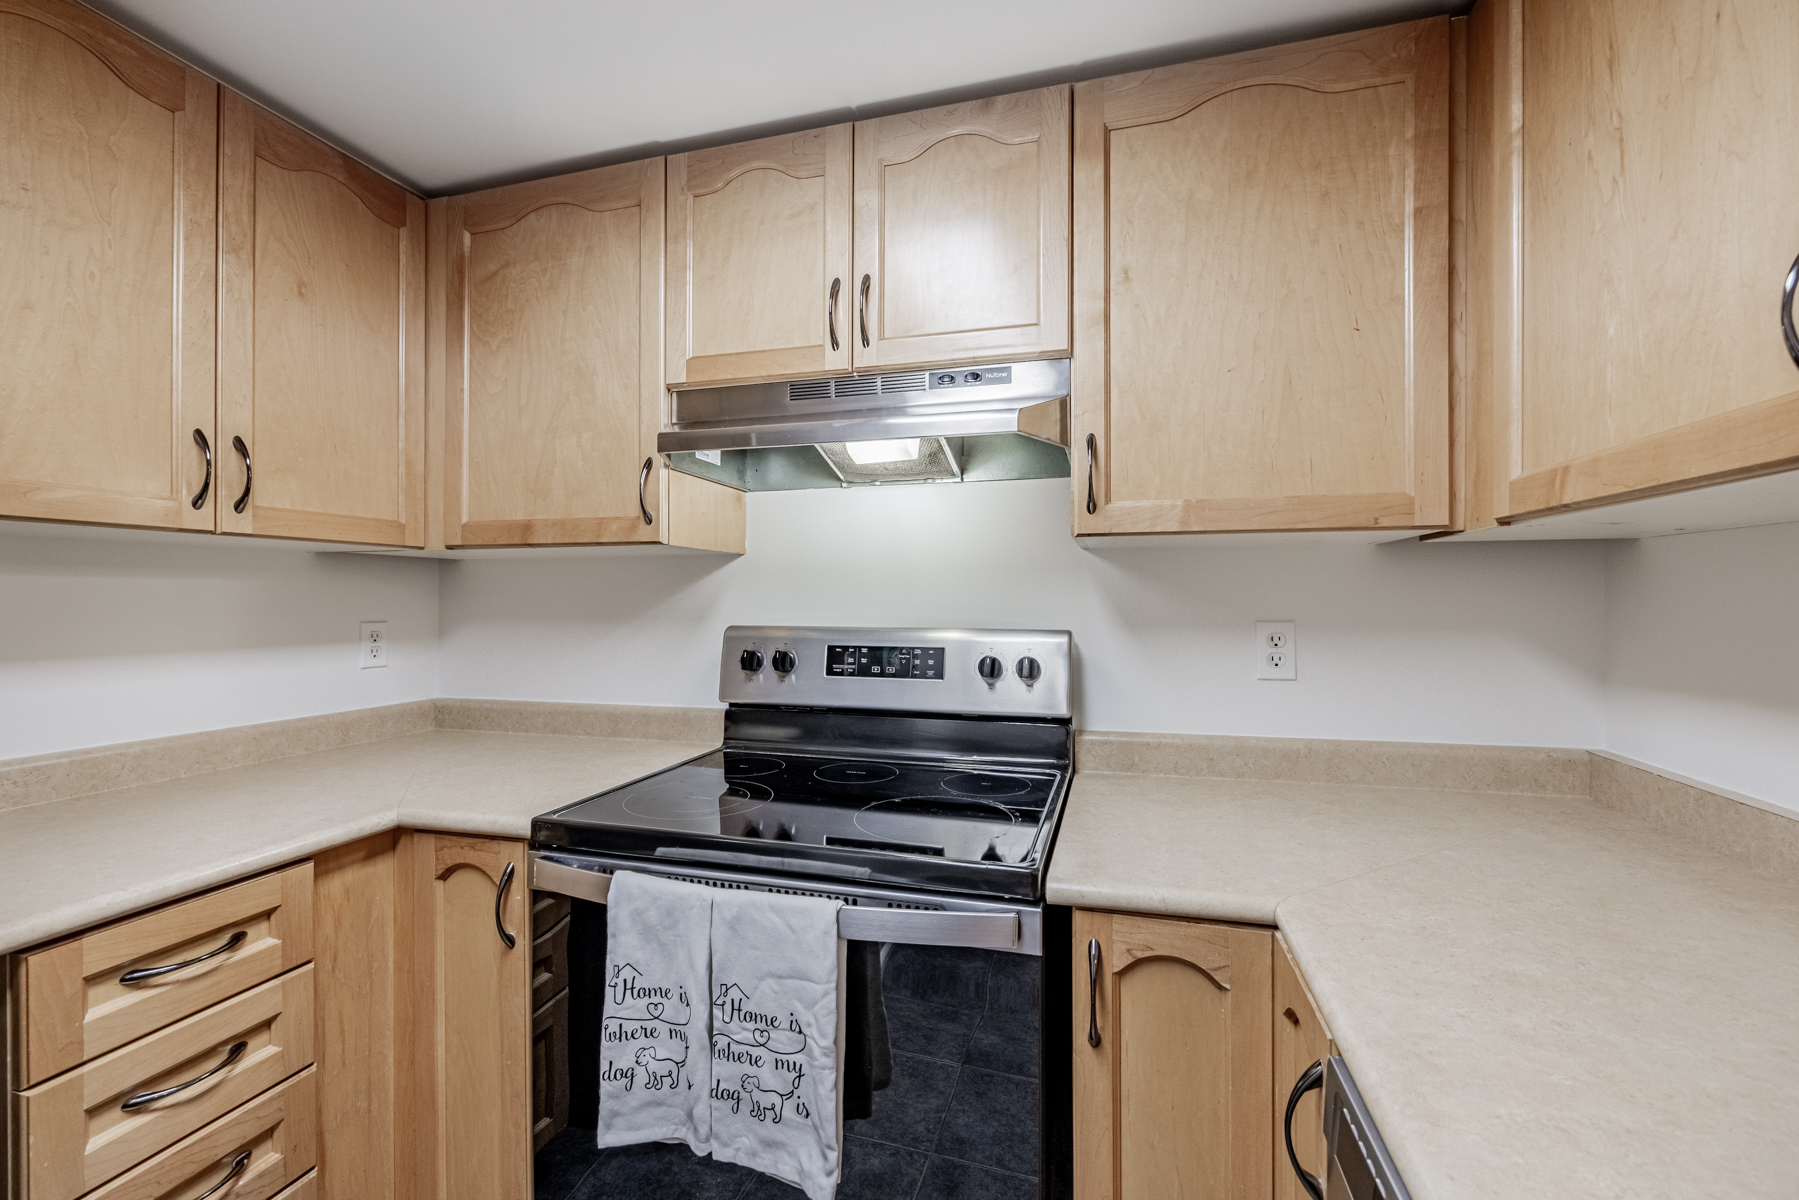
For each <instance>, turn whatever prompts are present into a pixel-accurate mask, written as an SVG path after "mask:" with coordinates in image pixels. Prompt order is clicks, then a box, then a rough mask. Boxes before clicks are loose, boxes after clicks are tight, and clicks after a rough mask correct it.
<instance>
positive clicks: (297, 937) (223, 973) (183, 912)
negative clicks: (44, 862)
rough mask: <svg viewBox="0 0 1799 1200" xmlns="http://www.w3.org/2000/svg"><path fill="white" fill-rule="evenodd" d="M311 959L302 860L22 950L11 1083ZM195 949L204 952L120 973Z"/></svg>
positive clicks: (308, 874)
mask: <svg viewBox="0 0 1799 1200" xmlns="http://www.w3.org/2000/svg"><path fill="white" fill-rule="evenodd" d="M240 933H241V934H243V937H241V938H238V936H237V935H238V934H240ZM233 939H236V941H235V944H233ZM227 945H229V946H230V948H229V949H226V950H225V951H224V953H222V954H218V955H217V956H216V957H213V956H212V955H213V952H214V951H217V950H219V949H220V948H222V947H225V946H227ZM311 958H312V864H311V863H309V862H305V863H300V864H299V865H298V866H293V867H289V868H287V869H286V870H284V871H276V872H274V873H272V874H269V875H264V876H261V877H260V878H257V879H248V880H245V881H244V882H243V883H237V884H233V885H231V886H230V887H226V888H220V889H219V890H218V891H216V892H207V893H206V894H205V895H201V896H195V897H193V898H192V899H189V900H182V901H178V902H177V903H174V904H170V905H168V906H166V907H164V908H159V909H156V910H155V911H153V912H148V913H145V914H143V915H142V916H137V917H131V918H128V919H127V920H123V921H118V922H115V923H113V924H111V925H105V926H102V927H100V928H99V929H95V930H91V931H89V932H87V933H83V934H79V935H77V936H75V937H72V938H69V939H68V940H67V941H63V942H58V943H56V944H55V945H53V946H46V947H44V948H43V949H42V950H34V951H32V952H30V953H28V954H22V955H20V956H19V957H18V959H17V964H18V965H17V968H16V969H17V971H18V981H17V995H18V996H19V998H20V1014H19V1015H20V1028H21V1030H22V1031H23V1034H24V1036H23V1038H22V1042H23V1045H22V1048H21V1053H20V1055H19V1064H20V1065H19V1077H18V1079H17V1080H15V1081H14V1082H15V1085H16V1086H18V1087H21V1088H25V1087H30V1086H31V1085H33V1084H36V1083H40V1082H42V1081H43V1080H46V1079H48V1078H50V1077H51V1076H52V1075H56V1074H59V1073H61V1072H63V1071H66V1070H68V1069H69V1068H70V1067H75V1066H79V1065H80V1064H82V1063H84V1062H86V1061H87V1060H89V1059H91V1058H94V1057H95V1056H97V1055H101V1054H105V1053H106V1052H107V1051H109V1050H116V1049H118V1048H119V1047H120V1046H123V1045H124V1044H125V1043H126V1042H129V1041H132V1040H134V1039H136V1038H140V1037H142V1036H143V1035H144V1034H146V1033H149V1032H150V1031H151V1030H153V1029H161V1028H162V1027H163V1026H164V1025H167V1024H168V1023H169V1022H171V1021H177V1020H180V1019H181V1018H182V1017H185V1016H189V1015H191V1014H193V1013H197V1012H199V1011H200V1010H201V1009H203V1008H205V1007H206V1006H207V1005H209V1004H216V1003H217V1002H219V1001H220V1000H223V999H224V998H225V997H227V996H232V995H236V994H237V993H238V992H241V991H243V990H244V989H245V988H247V987H251V986H253V985H255V984H258V983H261V982H262V981H263V980H265V979H272V978H274V977H275V976H276V975H279V974H281V973H282V972H283V971H287V970H290V969H291V968H293V967H296V966H298V965H300V964H301V963H303V962H306V961H308V960H309V959H311ZM195 959H202V961H198V962H195V963H194V965H193V966H191V967H187V968H186V969H184V970H180V971H171V972H170V973H168V974H167V975H158V976H153V977H151V978H148V979H144V980H142V981H141V982H133V983H125V982H121V981H122V980H123V979H125V978H127V977H128V976H129V974H130V973H133V972H137V971H142V970H152V969H155V968H157V967H164V966H171V965H174V964H176V963H183V962H189V961H191V960H195Z"/></svg>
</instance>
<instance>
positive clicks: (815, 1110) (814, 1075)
mask: <svg viewBox="0 0 1799 1200" xmlns="http://www.w3.org/2000/svg"><path fill="white" fill-rule="evenodd" d="M614 886H616V885H614ZM842 907H843V905H842V904H841V902H839V901H836V900H824V899H820V898H817V897H811V896H781V895H775V894H772V893H769V892H747V891H743V892H740V891H719V892H717V893H715V894H714V896H713V900H712V1156H713V1157H714V1158H716V1159H718V1160H719V1161H720V1162H731V1163H739V1164H741V1165H743V1166H746V1167H750V1168H753V1169H754V1170H757V1171H762V1172H764V1173H766V1174H769V1175H773V1176H774V1177H775V1178H777V1179H780V1180H783V1181H784V1182H787V1183H790V1184H792V1185H794V1186H795V1187H797V1188H799V1189H801V1190H802V1191H804V1192H805V1193H806V1195H807V1197H809V1200H831V1198H832V1196H833V1195H834V1194H835V1193H836V1190H837V1179H838V1174H839V1169H840V1163H839V1147H840V1146H841V1145H842V1142H843V1139H842V1137H841V1132H842V1121H841V1117H840V1107H839V1100H838V1088H837V1047H838V1045H839V1044H840V1043H841V1041H842V1036H843V996H842V986H843V980H844V971H843V953H844V946H845V943H844V942H843V941H842V940H841V939H840V938H838V936H837V910H838V909H840V908H842Z"/></svg>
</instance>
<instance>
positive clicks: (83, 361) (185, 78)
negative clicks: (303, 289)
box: [0, 0, 219, 530]
mask: <svg viewBox="0 0 1799 1200" xmlns="http://www.w3.org/2000/svg"><path fill="white" fill-rule="evenodd" d="M218 90H219V89H218V85H217V84H215V83H214V82H213V81H212V80H210V79H208V78H206V77H205V76H204V75H201V74H200V73H199V72H197V71H193V70H190V69H188V68H187V67H184V66H183V65H181V64H180V63H178V62H176V61H174V60H173V59H171V58H168V57H165V56H164V55H162V54H160V53H158V52H157V51H155V50H153V49H151V48H150V47H149V46H147V45H145V44H144V43H143V42H140V41H138V40H137V39H136V38H134V37H132V36H131V35H130V34H128V33H126V32H125V31H124V30H122V29H120V28H118V27H117V26H115V25H113V24H111V23H110V22H108V21H106V20H104V19H102V18H101V17H99V16H97V15H96V14H95V13H94V12H93V11H92V10H91V9H87V8H84V7H82V6H81V5H78V4H73V3H67V2H65V0H0V196H3V197H4V199H0V247H3V250H0V364H4V365H3V366H0V514H4V515H6V516H14V517H34V518H39V519H44V520H54V521H82V522H93V523H103V524H113V525H143V526H152V527H157V528H163V529H200V530H210V529H211V528H212V527H213V505H212V502H213V499H214V498H215V497H216V495H217V492H218V488H217V477H216V475H209V471H208V466H207V464H208V456H209V454H210V455H212V456H213V457H214V458H215V459H216V455H217V452H218V446H217V441H218V438H217V436H216V433H215V430H214V420H213V370H214V366H213V346H214V340H213V313H214V307H213V306H214V302H215V291H214V281H215V264H216V258H217V254H216V248H217V241H216V232H215V227H214V223H213V221H214V217H213V208H214V197H215V195H216V181H215V175H214V159H215V148H216V143H217V136H218Z"/></svg>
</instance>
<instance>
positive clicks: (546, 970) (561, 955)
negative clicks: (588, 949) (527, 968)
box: [531, 917, 568, 1012]
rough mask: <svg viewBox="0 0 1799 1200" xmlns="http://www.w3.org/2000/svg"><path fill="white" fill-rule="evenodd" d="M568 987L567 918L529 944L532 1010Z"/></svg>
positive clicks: (540, 1006) (534, 1010)
mask: <svg viewBox="0 0 1799 1200" xmlns="http://www.w3.org/2000/svg"><path fill="white" fill-rule="evenodd" d="M567 990H568V918H567V917H564V918H563V919H562V923H561V924H559V925H557V926H556V928H554V929H552V930H550V931H549V932H548V933H546V934H544V935H543V936H542V937H540V938H538V939H537V940H536V941H534V942H532V943H531V1011H533V1012H536V1011H537V1010H538V1009H540V1008H542V1007H543V1006H544V1005H546V1004H548V1003H549V1002H550V998H551V997H552V996H554V995H555V994H556V993H557V992H564V991H567Z"/></svg>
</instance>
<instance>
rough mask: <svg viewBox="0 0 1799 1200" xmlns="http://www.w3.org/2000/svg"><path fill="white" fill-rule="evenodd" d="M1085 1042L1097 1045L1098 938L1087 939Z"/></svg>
mask: <svg viewBox="0 0 1799 1200" xmlns="http://www.w3.org/2000/svg"><path fill="white" fill-rule="evenodd" d="M1087 1044H1088V1045H1089V1046H1093V1047H1095V1048H1098V1046H1099V939H1098V938H1088V939H1087Z"/></svg>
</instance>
